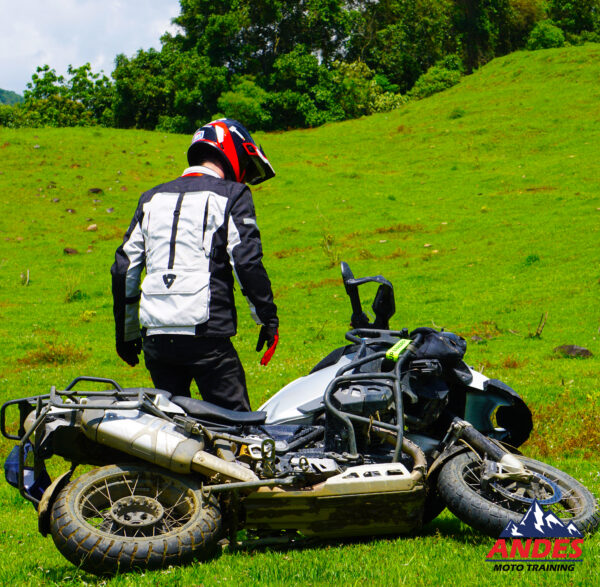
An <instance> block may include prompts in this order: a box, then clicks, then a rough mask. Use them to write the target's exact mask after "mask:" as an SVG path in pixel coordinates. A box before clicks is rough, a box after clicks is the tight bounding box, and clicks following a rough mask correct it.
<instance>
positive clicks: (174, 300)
mask: <svg viewBox="0 0 600 587" xmlns="http://www.w3.org/2000/svg"><path fill="white" fill-rule="evenodd" d="M187 158H188V163H189V165H190V167H189V168H188V169H186V170H185V171H184V173H183V175H182V176H181V177H178V178H177V179H175V180H173V181H170V182H168V183H165V184H161V185H159V186H156V187H155V188H153V189H151V190H149V191H147V192H145V193H144V194H142V196H141V198H140V200H139V203H138V206H137V209H136V211H135V214H134V217H133V220H132V222H131V225H130V227H129V229H128V230H127V233H126V234H125V238H124V240H123V244H122V245H121V246H120V247H119V248H118V249H117V252H116V255H115V262H114V264H113V266H112V268H111V273H112V291H113V301H114V308H113V309H114V316H115V325H116V345H117V353H118V355H119V356H120V357H121V358H122V359H123V360H124V361H125V362H126V363H128V364H129V365H131V366H134V365H136V364H137V363H138V362H139V359H138V355H139V353H140V351H141V349H142V346H143V350H144V359H145V363H146V367H147V368H148V370H149V371H150V375H151V377H152V381H153V383H154V386H155V387H156V388H158V389H164V390H166V391H169V392H171V393H173V394H174V395H183V396H188V397H189V396H190V384H191V382H192V379H194V380H195V381H196V383H197V385H198V389H199V390H200V393H201V395H202V397H203V398H204V399H205V400H207V401H210V402H212V403H214V404H217V405H219V406H221V407H225V408H229V409H233V410H250V402H249V399H248V392H247V390H246V380H245V374H244V369H243V367H242V364H241V362H240V359H239V357H238V355H237V352H236V350H235V348H234V347H233V344H232V343H231V340H230V337H232V336H234V335H235V333H236V330H237V316H236V310H235V304H234V295H233V286H234V275H235V277H236V278H237V280H238V282H239V283H240V286H241V290H242V293H243V294H244V295H245V296H246V298H247V300H248V302H249V304H250V308H251V312H252V314H253V317H254V319H255V320H256V322H257V324H259V325H260V326H261V329H260V333H259V337H258V344H257V346H256V350H257V351H260V350H262V348H263V347H264V345H265V343H266V344H267V351H266V352H265V354H264V355H263V357H262V359H261V364H262V365H266V364H267V363H268V362H269V360H270V359H271V357H272V356H273V353H274V352H275V348H276V346H277V342H278V326H279V320H278V318H277V307H276V305H275V304H274V302H273V293H272V290H271V282H270V281H269V277H268V276H267V272H266V270H265V268H264V266H263V263H262V246H261V240H260V233H259V231H258V227H257V224H256V215H255V212H254V204H253V201H252V195H251V193H250V189H249V188H248V187H247V185H245V184H257V183H260V182H262V181H265V180H267V179H270V178H271V177H273V176H274V175H275V173H274V171H273V168H272V166H271V164H270V163H269V161H268V159H267V158H266V157H265V155H264V153H263V152H262V150H261V149H260V148H259V147H258V146H257V145H256V143H255V142H254V140H253V139H252V137H251V136H250V134H249V133H248V131H247V130H246V129H245V128H244V127H243V126H242V125H241V124H240V123H239V122H236V121H235V120H228V119H222V120H216V121H213V122H210V123H208V124H207V125H205V126H203V127H202V128H200V129H199V130H197V131H196V133H195V134H194V137H193V139H192V144H191V146H190V148H189V149H188V153H187ZM144 268H145V269H146V276H145V278H144V280H143V283H142V284H141V291H140V282H141V274H142V270H143V269H144ZM140 327H141V330H140ZM142 341H143V342H142Z"/></svg>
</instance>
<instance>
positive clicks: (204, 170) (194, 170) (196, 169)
mask: <svg viewBox="0 0 600 587" xmlns="http://www.w3.org/2000/svg"><path fill="white" fill-rule="evenodd" d="M191 174H194V175H196V174H201V175H210V176H211V177H217V178H218V177H219V175H218V174H217V173H216V171H213V170H212V169H209V168H208V167H203V166H202V165H193V166H192V167H188V168H187V169H186V170H185V171H184V172H183V173H182V174H181V175H182V176H183V177H185V176H186V175H191Z"/></svg>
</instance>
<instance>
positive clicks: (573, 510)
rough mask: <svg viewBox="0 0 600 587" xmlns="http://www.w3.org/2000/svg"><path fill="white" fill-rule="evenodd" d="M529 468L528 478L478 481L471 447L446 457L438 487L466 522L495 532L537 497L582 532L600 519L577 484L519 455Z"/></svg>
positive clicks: (589, 496) (478, 465)
mask: <svg viewBox="0 0 600 587" xmlns="http://www.w3.org/2000/svg"><path fill="white" fill-rule="evenodd" d="M518 458H519V460H521V461H522V462H523V464H524V465H525V467H527V469H528V470H529V471H530V472H531V473H533V477H532V480H531V481H530V482H523V481H512V480H494V481H489V482H488V483H482V480H481V462H480V459H479V457H477V456H476V455H475V454H473V453H471V452H467V453H461V454H459V455H457V456H456V457H454V458H452V459H450V461H448V462H447V463H446V464H445V465H444V467H443V468H442V470H441V472H440V475H439V477H438V483H437V488H438V492H439V494H440V495H441V497H442V499H443V500H444V501H445V503H446V505H447V506H448V509H449V510H450V511H451V512H452V513H453V514H454V515H455V516H456V517H458V518H459V519H460V520H462V521H463V522H465V523H466V524H468V525H469V526H471V527H473V528H475V529H476V530H479V531H480V532H483V533H484V534H487V535H489V536H494V537H496V538H497V537H498V536H499V535H500V533H501V532H502V531H503V530H504V529H505V528H506V526H507V525H508V523H509V522H511V521H513V522H515V523H517V524H518V523H519V522H520V521H521V519H522V518H523V516H524V514H525V513H526V512H527V510H528V509H529V508H530V507H531V504H532V503H533V500H534V499H535V500H537V501H538V502H539V503H540V504H541V505H542V507H543V508H544V509H545V510H550V511H552V512H553V513H554V514H555V515H556V516H557V517H558V518H560V519H561V520H562V522H563V523H564V524H565V525H569V524H570V523H573V524H575V526H576V527H577V529H578V530H579V531H580V532H582V533H591V532H594V531H595V530H596V529H597V528H598V525H599V523H600V518H599V517H598V504H597V502H596V500H595V499H594V496H593V495H592V494H591V493H590V492H589V491H588V490H587V489H586V488H585V487H584V486H583V485H581V483H579V482H578V481H576V480H575V479H573V478H572V477H570V476H569V475H567V474H566V473H563V472H562V471H560V470H558V469H555V468H554V467H551V466H550V465H547V464H545V463H542V462H540V461H536V460H534V459H529V458H526V457H522V456H519V457H518Z"/></svg>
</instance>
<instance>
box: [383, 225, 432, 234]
mask: <svg viewBox="0 0 600 587" xmlns="http://www.w3.org/2000/svg"><path fill="white" fill-rule="evenodd" d="M373 232H374V233H375V234H387V233H389V232H423V226H422V225H421V224H394V226H382V227H380V228H376V229H375V230H374V231H373Z"/></svg>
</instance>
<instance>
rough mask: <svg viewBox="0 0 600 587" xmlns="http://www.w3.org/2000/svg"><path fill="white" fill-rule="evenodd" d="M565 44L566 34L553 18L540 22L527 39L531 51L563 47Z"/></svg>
mask: <svg viewBox="0 0 600 587" xmlns="http://www.w3.org/2000/svg"><path fill="white" fill-rule="evenodd" d="M564 44H565V34H564V33H563V32H562V30H561V29H559V28H558V27H557V26H556V25H555V24H554V23H553V22H552V21H551V20H542V21H541V22H538V23H537V24H536V25H535V27H533V30H532V31H531V33H530V34H529V38H528V39H527V49H529V50H530V51H536V50H537V49H552V48H554V47H563V46H564Z"/></svg>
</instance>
